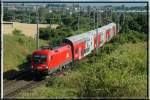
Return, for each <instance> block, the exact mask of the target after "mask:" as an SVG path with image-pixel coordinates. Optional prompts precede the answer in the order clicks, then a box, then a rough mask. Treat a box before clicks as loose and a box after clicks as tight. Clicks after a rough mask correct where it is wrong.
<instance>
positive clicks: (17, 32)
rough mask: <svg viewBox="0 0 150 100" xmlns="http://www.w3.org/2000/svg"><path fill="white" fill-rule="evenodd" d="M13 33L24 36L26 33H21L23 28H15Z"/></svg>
mask: <svg viewBox="0 0 150 100" xmlns="http://www.w3.org/2000/svg"><path fill="white" fill-rule="evenodd" d="M13 34H14V35H18V36H24V34H21V30H18V29H14V30H13Z"/></svg>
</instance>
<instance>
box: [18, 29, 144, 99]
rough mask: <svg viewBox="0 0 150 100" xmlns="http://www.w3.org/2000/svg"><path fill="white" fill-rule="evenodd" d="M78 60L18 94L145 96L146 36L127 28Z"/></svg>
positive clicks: (21, 95)
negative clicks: (48, 79)
mask: <svg viewBox="0 0 150 100" xmlns="http://www.w3.org/2000/svg"><path fill="white" fill-rule="evenodd" d="M87 58H88V59H85V60H82V61H78V62H76V64H75V65H74V68H73V69H71V70H69V71H67V72H65V75H63V76H60V77H57V78H53V80H51V81H50V82H47V84H46V85H45V84H43V85H41V86H40V87H37V88H35V89H33V90H30V91H25V92H22V93H20V94H19V95H18V97H22V98H39V97H43V98H45V97H51V98H54V97H71V98H73V97H74V98H78V97H146V96H147V42H146V35H143V34H139V33H137V32H135V31H130V32H129V33H128V34H122V35H119V36H117V37H115V38H114V39H113V40H112V41H111V43H109V44H106V45H105V47H104V48H101V49H99V54H98V55H97V56H94V54H91V55H89V56H88V57H87Z"/></svg>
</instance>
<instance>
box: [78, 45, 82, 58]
mask: <svg viewBox="0 0 150 100" xmlns="http://www.w3.org/2000/svg"><path fill="white" fill-rule="evenodd" d="M78 54H79V59H81V47H79V51H78Z"/></svg>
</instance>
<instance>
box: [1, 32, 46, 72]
mask: <svg viewBox="0 0 150 100" xmlns="http://www.w3.org/2000/svg"><path fill="white" fill-rule="evenodd" d="M46 43H47V42H46V41H44V40H40V45H43V44H46ZM35 44H36V41H35V39H33V38H30V37H26V36H24V35H21V34H14V35H4V44H3V45H4V58H3V60H4V66H3V69H4V72H7V71H9V70H19V69H20V68H21V67H25V66H26V65H29V64H28V63H26V62H27V56H28V55H30V54H32V52H33V51H34V50H35V49H36V47H35ZM23 63H24V64H23Z"/></svg>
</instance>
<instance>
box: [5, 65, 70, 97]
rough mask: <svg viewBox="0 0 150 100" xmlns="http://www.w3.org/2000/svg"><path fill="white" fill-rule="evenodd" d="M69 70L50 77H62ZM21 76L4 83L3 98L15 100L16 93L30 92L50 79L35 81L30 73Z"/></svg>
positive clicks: (63, 70)
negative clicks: (13, 99)
mask: <svg viewBox="0 0 150 100" xmlns="http://www.w3.org/2000/svg"><path fill="white" fill-rule="evenodd" d="M70 68H71V67H69V68H66V69H62V70H61V71H59V72H57V73H54V74H53V75H52V77H59V76H60V75H64V72H65V71H67V70H68V69H70ZM20 75H21V76H18V75H17V76H16V77H14V78H15V79H13V80H9V81H8V80H7V81H4V89H3V94H4V98H15V97H16V96H17V95H18V93H20V92H22V91H26V90H29V89H30V90H31V89H33V88H35V87H37V86H39V85H41V84H45V83H46V82H47V81H49V80H50V79H51V78H52V77H48V78H44V77H43V78H40V79H35V78H34V77H33V74H32V73H31V72H28V73H23V74H20Z"/></svg>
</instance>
